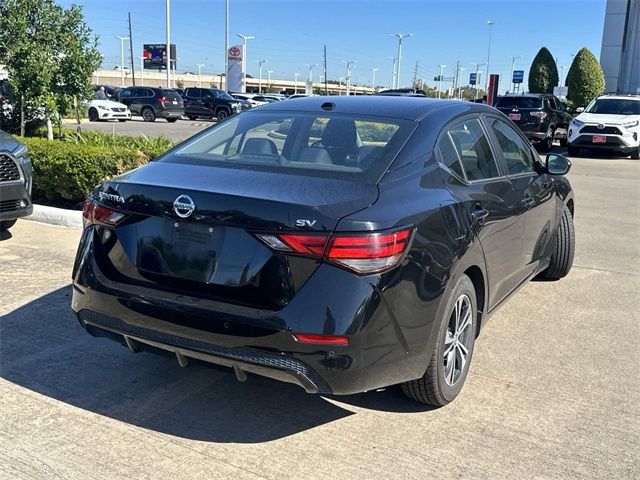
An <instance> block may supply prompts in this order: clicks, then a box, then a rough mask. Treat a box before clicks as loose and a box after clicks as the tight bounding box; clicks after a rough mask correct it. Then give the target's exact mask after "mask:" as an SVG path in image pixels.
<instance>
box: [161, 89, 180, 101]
mask: <svg viewBox="0 0 640 480" xmlns="http://www.w3.org/2000/svg"><path fill="white" fill-rule="evenodd" d="M162 96H163V97H165V98H168V99H169V100H182V97H181V96H180V94H179V93H178V92H176V91H175V90H162Z"/></svg>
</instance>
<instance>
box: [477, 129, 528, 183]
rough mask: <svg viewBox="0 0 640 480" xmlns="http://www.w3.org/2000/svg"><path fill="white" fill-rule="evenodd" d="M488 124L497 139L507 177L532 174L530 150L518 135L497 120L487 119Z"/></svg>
mask: <svg viewBox="0 0 640 480" xmlns="http://www.w3.org/2000/svg"><path fill="white" fill-rule="evenodd" d="M488 123H489V126H490V128H491V129H492V130H493V133H494V134H495V136H496V138H497V139H498V144H499V145H500V150H502V155H503V157H504V160H505V162H506V164H507V170H508V172H509V175H518V174H521V173H529V172H533V158H532V156H531V149H530V148H529V146H528V145H527V144H526V143H525V141H524V140H523V139H522V138H521V137H520V135H518V134H517V133H516V132H515V131H514V130H513V128H511V127H510V126H509V125H507V124H506V123H505V122H503V121H502V120H498V119H497V118H489V119H488Z"/></svg>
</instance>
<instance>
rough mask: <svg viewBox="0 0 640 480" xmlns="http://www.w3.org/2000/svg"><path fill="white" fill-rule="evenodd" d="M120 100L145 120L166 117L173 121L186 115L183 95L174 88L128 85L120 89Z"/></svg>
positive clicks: (133, 113) (167, 119) (153, 120)
mask: <svg viewBox="0 0 640 480" xmlns="http://www.w3.org/2000/svg"><path fill="white" fill-rule="evenodd" d="M120 101H121V102H122V103H124V104H125V105H127V106H128V107H129V109H130V110H131V114H132V115H140V116H141V117H142V119H143V120H144V121H145V122H155V120H156V118H164V119H165V120H166V121H167V122H171V123H173V122H176V121H178V119H179V118H180V117H182V116H183V115H184V102H183V101H182V97H181V96H180V95H179V94H178V93H177V92H176V91H175V90H173V89H167V88H152V87H127V88H124V89H122V90H121V91H120Z"/></svg>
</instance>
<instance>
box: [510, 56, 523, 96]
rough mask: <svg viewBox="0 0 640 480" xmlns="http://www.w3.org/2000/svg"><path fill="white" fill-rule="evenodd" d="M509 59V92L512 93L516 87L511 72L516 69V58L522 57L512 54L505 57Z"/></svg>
mask: <svg viewBox="0 0 640 480" xmlns="http://www.w3.org/2000/svg"><path fill="white" fill-rule="evenodd" d="M507 58H510V59H511V93H513V92H514V91H515V89H516V84H515V82H514V81H513V72H515V69H516V59H518V58H522V55H512V56H511V57H507Z"/></svg>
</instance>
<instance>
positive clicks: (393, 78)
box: [387, 57, 396, 88]
mask: <svg viewBox="0 0 640 480" xmlns="http://www.w3.org/2000/svg"><path fill="white" fill-rule="evenodd" d="M387 58H388V59H389V60H391V62H392V63H391V88H393V87H394V86H395V84H396V57H387Z"/></svg>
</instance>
